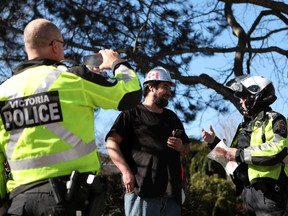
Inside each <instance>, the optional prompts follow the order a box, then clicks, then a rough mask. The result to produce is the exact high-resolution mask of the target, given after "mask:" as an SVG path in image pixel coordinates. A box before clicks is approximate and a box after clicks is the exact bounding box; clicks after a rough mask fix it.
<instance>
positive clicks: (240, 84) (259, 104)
mask: <svg viewBox="0 0 288 216" xmlns="http://www.w3.org/2000/svg"><path fill="white" fill-rule="evenodd" d="M226 87H228V88H229V89H231V90H232V91H233V92H234V96H235V97H238V98H245V99H246V101H245V106H246V108H247V109H248V111H252V110H253V109H256V108H258V109H259V108H263V107H267V106H269V105H270V104H272V103H274V101H275V100H276V99H277V97H276V95H275V89H274V86H273V83H272V81H270V80H268V79H266V78H264V77H263V76H250V75H243V76H239V77H236V78H235V79H232V80H230V81H229V82H227V84H226Z"/></svg>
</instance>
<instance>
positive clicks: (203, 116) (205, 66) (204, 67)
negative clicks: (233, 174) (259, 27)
mask: <svg viewBox="0 0 288 216" xmlns="http://www.w3.org/2000/svg"><path fill="white" fill-rule="evenodd" d="M197 1H199V0H197ZM200 2H201V1H200ZM239 8H240V9H239ZM235 11H236V10H235ZM237 13H238V14H237V16H238V17H239V19H238V21H240V20H241V21H242V22H243V23H241V25H243V26H244V28H247V29H249V28H250V26H251V21H252V20H255V15H257V14H258V13H259V12H258V11H257V7H255V6H253V5H251V4H250V6H249V7H247V6H246V5H245V4H244V5H243V4H242V5H241V4H240V5H237ZM270 24H271V25H274V26H275V25H276V26H277V25H282V23H279V22H276V23H275V22H271V23H270ZM247 29H246V31H247ZM287 35H288V34H287V32H286V35H284V33H282V34H276V35H275V36H274V39H273V40H274V41H273V42H274V43H276V45H279V43H282V44H283V46H282V48H283V49H286V50H287V49H288V44H287ZM283 36H285V37H284V40H283ZM217 43H218V44H221V43H223V44H225V46H226V47H227V46H228V47H234V46H236V43H237V39H236V38H235V37H234V36H233V35H232V33H231V30H230V29H228V30H227V31H225V32H224V33H223V34H222V35H221V37H220V38H219V41H217ZM269 46H273V44H269ZM233 57H234V53H230V54H225V55H215V56H214V57H209V58H208V57H206V58H205V57H198V58H195V59H193V61H192V62H191V65H190V68H191V71H190V75H199V74H202V73H206V74H208V75H210V76H213V74H215V69H217V70H221V68H222V69H223V68H224V67H225V64H227V58H232V59H233ZM277 65H278V66H279V67H280V69H281V70H282V72H283V74H284V77H285V79H286V81H287V70H288V65H287V60H284V62H278V64H277ZM273 70H274V68H273V59H272V58H271V59H268V60H267V59H263V61H262V60H261V59H260V61H258V62H257V63H255V61H254V65H252V67H251V74H252V75H262V76H264V77H265V78H267V79H269V80H271V81H272V82H273V84H274V87H275V89H276V95H277V96H278V99H277V101H276V102H274V103H273V104H272V105H271V107H272V109H273V110H275V111H277V112H280V113H282V114H283V115H284V116H286V117H288V100H287V99H288V98H287V92H288V89H287V87H286V86H287V85H286V84H284V83H282V82H279V80H281V77H280V79H279V76H278V75H277V74H276V73H271V72H272V71H273ZM141 82H143V80H141ZM176 94H177V92H176ZM205 97H206V95H205V93H204V94H203V98H204V99H205ZM207 99H208V97H207ZM228 106H229V110H230V111H229V113H227V114H225V115H221V114H220V113H218V112H216V111H214V110H212V109H211V108H207V109H206V110H205V111H203V112H202V113H199V115H198V116H197V118H196V119H195V120H194V121H193V122H191V123H189V124H184V127H185V131H186V133H187V135H188V136H190V137H193V138H197V139H201V129H202V128H204V129H205V130H208V129H209V125H210V124H211V125H212V126H213V128H214V130H215V132H216V135H217V136H218V137H219V138H226V139H227V140H228V142H230V141H231V139H232V138H233V135H234V133H235V130H236V128H237V126H238V124H239V122H241V121H242V115H241V114H240V113H239V112H238V110H237V109H236V108H235V107H234V106H233V105H232V104H230V105H229V104H228ZM167 108H169V109H171V110H173V111H175V110H174V109H173V107H172V106H168V107H167ZM118 114H119V112H117V111H113V110H101V111H100V113H98V114H97V115H96V116H95V127H96V137H97V138H96V143H97V144H99V143H102V144H103V143H104V138H105V135H106V134H107V132H108V131H109V129H110V127H111V126H112V124H113V121H114V120H115V119H116V117H117V116H118ZM101 148H102V150H103V151H104V152H105V146H104V145H102V147H101Z"/></svg>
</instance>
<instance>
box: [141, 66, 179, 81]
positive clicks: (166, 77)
mask: <svg viewBox="0 0 288 216" xmlns="http://www.w3.org/2000/svg"><path fill="white" fill-rule="evenodd" d="M149 81H163V82H165V81H166V82H170V83H172V84H174V83H173V81H172V79H171V76H170V72H169V71H168V70H166V69H165V68H163V67H155V68H153V69H151V70H150V71H149V72H148V73H147V74H146V77H145V80H144V84H145V83H146V82H149Z"/></svg>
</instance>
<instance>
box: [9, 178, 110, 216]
mask: <svg viewBox="0 0 288 216" xmlns="http://www.w3.org/2000/svg"><path fill="white" fill-rule="evenodd" d="M79 188H80V187H79ZM80 189H81V188H80ZM80 189H79V190H77V191H76V192H75V196H74V197H73V199H71V200H69V201H66V200H65V201H63V202H62V203H58V204H57V203H56V200H55V196H54V193H53V190H52V188H51V186H50V184H49V183H47V184H44V185H41V186H37V187H34V188H32V189H30V190H27V191H25V192H23V193H20V194H19V195H17V196H15V197H14V198H13V199H12V200H11V205H10V207H9V209H8V212H7V216H88V215H89V216H101V215H102V212H103V211H104V208H105V200H106V199H105V198H106V190H103V191H101V192H100V193H97V194H93V193H92V195H91V193H90V192H89V193H85V192H87V191H86V190H84V191H81V190H80ZM91 205H93V207H92V208H93V209H92V210H91V209H90V208H91Z"/></svg>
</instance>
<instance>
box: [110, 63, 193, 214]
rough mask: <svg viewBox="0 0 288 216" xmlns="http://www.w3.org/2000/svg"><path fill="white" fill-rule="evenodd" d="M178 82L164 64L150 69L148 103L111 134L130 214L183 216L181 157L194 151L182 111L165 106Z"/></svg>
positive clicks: (145, 92) (120, 120)
mask: <svg viewBox="0 0 288 216" xmlns="http://www.w3.org/2000/svg"><path fill="white" fill-rule="evenodd" d="M173 85H174V83H173V81H172V79H171V77H170V72H169V71H168V70H166V69H165V68H162V67H156V68H153V69H152V70H150V71H149V72H148V74H147V75H146V78H145V81H144V85H143V89H144V90H143V96H144V101H143V102H142V103H141V104H139V105H138V106H137V107H136V108H133V109H131V110H127V111H123V112H122V113H120V115H119V116H118V117H117V119H116V120H115V122H114V124H113V126H112V127H111V129H110V131H109V132H108V134H107V136H106V147H107V150H108V153H109V155H110V157H111V159H112V161H113V162H114V163H115V165H116V166H117V167H118V168H119V169H120V171H121V173H122V180H123V184H124V186H125V189H126V193H125V197H124V206H125V215H141V216H144V215H147V216H150V215H153V216H160V215H163V216H180V215H181V203H182V179H181V162H180V156H181V155H186V154H187V153H188V152H189V145H188V144H189V142H190V140H189V138H188V137H187V135H186V133H185V130H184V127H183V124H182V122H181V121H180V119H179V118H178V117H177V115H176V114H175V113H174V112H173V111H171V110H169V109H167V108H165V107H166V106H167V105H168V100H169V98H170V96H171V86H173ZM178 132H180V133H178ZM181 132H182V133H181Z"/></svg>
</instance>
